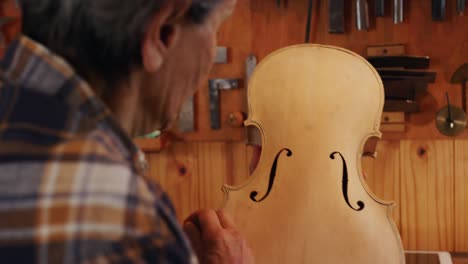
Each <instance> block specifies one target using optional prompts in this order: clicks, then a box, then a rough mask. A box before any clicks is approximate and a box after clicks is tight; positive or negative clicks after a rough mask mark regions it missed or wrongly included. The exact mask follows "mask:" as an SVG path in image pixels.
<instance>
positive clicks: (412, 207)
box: [400, 140, 455, 250]
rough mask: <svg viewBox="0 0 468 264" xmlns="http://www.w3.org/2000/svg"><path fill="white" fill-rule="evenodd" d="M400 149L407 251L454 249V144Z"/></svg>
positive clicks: (406, 143)
mask: <svg viewBox="0 0 468 264" xmlns="http://www.w3.org/2000/svg"><path fill="white" fill-rule="evenodd" d="M400 149H401V154H400V155H401V170H402V171H401V209H402V210H401V226H402V229H401V234H402V239H403V243H404V245H405V248H406V249H410V250H453V249H454V232H453V231H454V223H455V220H454V214H455V213H454V208H453V207H454V196H453V184H454V172H453V165H454V157H453V141H451V140H444V141H441V140H440V141H422V140H418V141H402V142H401V148H400Z"/></svg>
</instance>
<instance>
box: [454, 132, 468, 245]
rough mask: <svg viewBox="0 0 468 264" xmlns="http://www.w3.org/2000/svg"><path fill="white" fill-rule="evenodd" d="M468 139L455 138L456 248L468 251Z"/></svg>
mask: <svg viewBox="0 0 468 264" xmlns="http://www.w3.org/2000/svg"><path fill="white" fill-rule="evenodd" d="M467 221H468V141H467V140H455V250H456V251H464V252H468V222H467Z"/></svg>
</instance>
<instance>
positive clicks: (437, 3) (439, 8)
mask: <svg viewBox="0 0 468 264" xmlns="http://www.w3.org/2000/svg"><path fill="white" fill-rule="evenodd" d="M445 7H446V2H445V0H432V21H443V20H445Z"/></svg>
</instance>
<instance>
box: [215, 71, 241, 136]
mask: <svg viewBox="0 0 468 264" xmlns="http://www.w3.org/2000/svg"><path fill="white" fill-rule="evenodd" d="M208 87H209V93H210V123H211V128H212V129H215V130H218V129H221V109H220V97H219V94H220V91H221V90H232V89H235V88H239V80H238V79H210V80H209V81H208Z"/></svg>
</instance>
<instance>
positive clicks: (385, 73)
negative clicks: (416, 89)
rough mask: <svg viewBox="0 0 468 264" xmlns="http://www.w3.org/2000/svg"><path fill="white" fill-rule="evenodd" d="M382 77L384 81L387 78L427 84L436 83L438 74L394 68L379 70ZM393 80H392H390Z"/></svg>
mask: <svg viewBox="0 0 468 264" xmlns="http://www.w3.org/2000/svg"><path fill="white" fill-rule="evenodd" d="M377 72H379V74H380V76H381V77H382V78H383V79H384V78H385V77H395V78H394V79H397V78H401V79H407V80H410V79H413V80H419V81H421V82H425V83H434V82H435V79H436V76H437V72H432V71H419V70H405V69H394V68H377ZM388 79H391V78H388Z"/></svg>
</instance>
